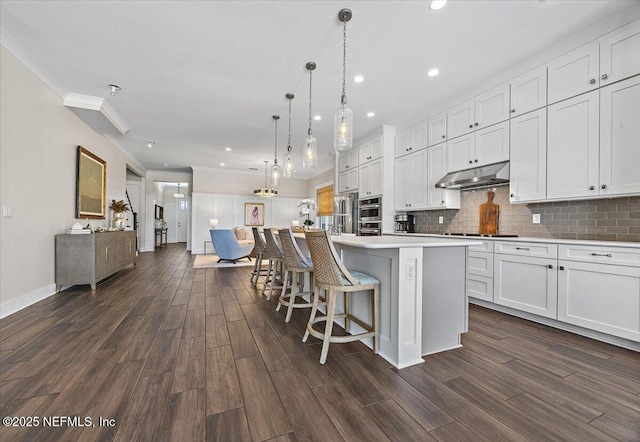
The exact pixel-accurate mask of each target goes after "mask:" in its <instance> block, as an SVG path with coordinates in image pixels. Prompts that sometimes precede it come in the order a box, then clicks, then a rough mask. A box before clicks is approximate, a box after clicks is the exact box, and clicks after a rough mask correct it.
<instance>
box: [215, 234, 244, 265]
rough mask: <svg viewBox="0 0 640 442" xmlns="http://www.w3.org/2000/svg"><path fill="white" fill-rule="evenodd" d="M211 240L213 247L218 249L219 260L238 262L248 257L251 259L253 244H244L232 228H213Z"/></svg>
mask: <svg viewBox="0 0 640 442" xmlns="http://www.w3.org/2000/svg"><path fill="white" fill-rule="evenodd" d="M209 233H210V234H211V242H212V243H213V248H214V249H216V253H217V254H218V257H219V258H220V259H218V262H220V261H230V262H232V263H234V264H235V263H236V262H237V261H238V260H239V259H242V258H248V259H249V261H251V258H250V257H249V255H250V254H251V251H252V250H253V244H251V245H246V246H243V245H242V244H240V243H239V242H238V240H237V239H236V236H235V234H234V233H233V230H230V229H211V230H209Z"/></svg>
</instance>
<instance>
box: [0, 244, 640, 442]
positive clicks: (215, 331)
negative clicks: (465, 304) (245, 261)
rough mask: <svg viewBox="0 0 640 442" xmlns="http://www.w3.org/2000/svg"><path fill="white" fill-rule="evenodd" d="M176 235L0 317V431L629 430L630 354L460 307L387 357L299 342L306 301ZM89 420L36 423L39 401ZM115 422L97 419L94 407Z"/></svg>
mask: <svg viewBox="0 0 640 442" xmlns="http://www.w3.org/2000/svg"><path fill="white" fill-rule="evenodd" d="M192 262H193V257H192V256H191V255H190V254H188V253H187V252H186V251H185V250H184V245H169V246H168V247H166V248H164V249H161V250H159V251H157V252H155V253H145V254H142V255H141V256H140V257H139V260H138V265H137V267H136V268H135V269H134V268H130V269H126V270H125V271H122V272H120V273H118V274H117V275H115V276H114V277H112V278H111V279H109V280H107V281H105V282H103V283H101V284H100V285H99V287H98V290H97V292H96V293H95V294H92V293H91V291H90V290H89V287H88V286H81V287H74V288H73V289H71V290H67V291H65V292H63V293H61V294H59V295H56V296H52V297H50V298H48V299H46V300H44V301H42V302H40V303H38V304H36V305H33V306H31V307H28V308H26V309H24V310H22V311H20V312H18V313H16V314H14V315H12V316H9V317H7V318H5V319H3V320H1V321H0V417H5V416H22V417H27V416H39V419H40V424H39V426H37V427H28V428H9V427H0V440H3V441H9V440H11V441H18V440H24V441H36V440H48V441H50V440H120V441H136V440H148V441H159V440H171V441H201V440H222V441H236V440H238V441H266V440H278V441H293V440H299V441H310V440H325V441H339V440H349V441H351V440H363V441H382V440H388V439H390V440H401V441H435V440H438V441H456V442H459V441H503V440H509V441H515V440H529V441H552V440H553V441H581V442H583V441H605V440H619V441H640V354H638V353H634V352H631V351H627V350H623V349H620V348H617V347H613V346H610V345H607V344H603V343H599V342H596V341H592V340H589V339H586V338H582V337H579V336H576V335H572V334H569V333H565V332H561V331H558V330H554V329H551V328H548V327H545V326H541V325H537V324H534V323H531V322H528V321H524V320H520V319H517V318H513V317H509V316H506V315H503V314H500V313H496V312H493V311H490V310H485V309H482V308H479V307H474V306H472V307H471V308H470V313H469V314H470V318H469V333H467V334H466V335H464V339H463V344H464V348H462V349H458V350H453V351H448V352H445V353H441V354H438V355H433V356H429V357H426V358H425V360H426V362H425V363H424V364H420V365H418V366H413V367H410V368H406V369H403V370H396V369H395V368H393V367H391V366H390V365H389V364H388V363H387V362H386V361H385V360H383V359H382V358H380V357H376V356H374V355H373V354H372V352H371V351H370V350H369V349H368V348H366V347H365V346H364V345H363V344H361V343H352V344H342V345H338V344H336V345H332V346H331V349H330V351H329V358H328V361H327V363H326V365H325V366H321V365H319V363H318V359H319V357H320V346H319V343H318V341H317V340H313V338H311V342H310V343H307V344H302V343H301V342H300V339H301V336H302V333H303V330H304V326H305V322H306V319H307V317H308V310H297V311H295V313H294V315H293V319H292V322H291V323H290V324H286V323H285V322H284V309H283V311H282V312H279V313H278V312H276V311H275V309H274V308H275V305H276V303H275V301H274V300H271V302H268V301H266V299H265V298H262V297H261V296H260V294H259V293H258V292H257V291H256V290H254V289H253V288H252V287H251V285H250V284H249V272H250V270H251V268H250V267H238V268H221V269H207V270H193V269H192ZM54 416H80V417H81V418H84V417H85V416H88V417H91V419H92V423H93V424H95V425H96V426H95V427H93V426H88V427H78V426H68V425H67V424H66V423H65V424H61V422H60V421H58V424H61V426H57V427H44V426H43V417H49V418H51V417H54ZM100 418H103V419H114V420H115V426H100V425H99V422H100V421H99V419H100Z"/></svg>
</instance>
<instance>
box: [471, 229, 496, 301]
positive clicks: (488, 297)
mask: <svg viewBox="0 0 640 442" xmlns="http://www.w3.org/2000/svg"><path fill="white" fill-rule="evenodd" d="M467 296H471V297H472V298H477V299H482V300H485V301H489V302H493V242H492V241H481V242H479V243H478V245H476V246H470V247H469V252H468V257H467Z"/></svg>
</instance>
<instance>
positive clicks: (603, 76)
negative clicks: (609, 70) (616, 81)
mask: <svg viewBox="0 0 640 442" xmlns="http://www.w3.org/2000/svg"><path fill="white" fill-rule="evenodd" d="M600 78H602V79H603V80H606V79H607V78H609V76H608V75H607V74H602V77H600Z"/></svg>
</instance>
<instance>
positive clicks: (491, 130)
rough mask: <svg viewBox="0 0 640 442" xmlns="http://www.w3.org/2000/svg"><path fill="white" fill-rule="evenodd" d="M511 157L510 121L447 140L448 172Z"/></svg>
mask: <svg viewBox="0 0 640 442" xmlns="http://www.w3.org/2000/svg"><path fill="white" fill-rule="evenodd" d="M508 159H509V122H508V121H505V122H503V123H501V124H496V125H494V126H490V127H487V128H484V129H481V130H478V131H476V132H474V133H473V134H468V135H465V136H463V137H458V138H455V139H452V140H449V141H447V172H454V171H456V170H463V169H471V168H473V167H478V166H484V165H487V164H493V163H497V162H500V161H506V160H508Z"/></svg>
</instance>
